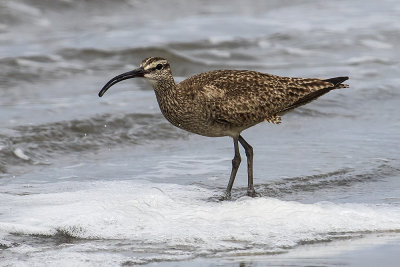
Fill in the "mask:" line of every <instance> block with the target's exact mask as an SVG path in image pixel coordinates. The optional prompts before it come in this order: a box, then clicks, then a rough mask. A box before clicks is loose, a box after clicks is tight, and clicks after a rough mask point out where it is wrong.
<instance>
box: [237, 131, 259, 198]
mask: <svg viewBox="0 0 400 267" xmlns="http://www.w3.org/2000/svg"><path fill="white" fill-rule="evenodd" d="M239 142H240V144H241V145H242V146H243V147H244V150H245V151H246V157H247V174H248V179H249V181H248V185H247V195H248V196H250V197H255V196H256V191H255V190H254V185H253V147H252V146H251V145H249V143H247V142H246V140H244V138H243V137H242V136H241V135H239Z"/></svg>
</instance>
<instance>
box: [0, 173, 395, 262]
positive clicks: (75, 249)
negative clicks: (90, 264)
mask: <svg viewBox="0 0 400 267" xmlns="http://www.w3.org/2000/svg"><path fill="white" fill-rule="evenodd" d="M40 187H41V190H43V191H44V192H46V191H47V189H48V188H47V189H46V185H40ZM63 188H64V189H61V191H60V189H58V190H57V191H56V192H51V193H46V194H44V193H40V194H33V195H24V196H19V195H10V194H1V195H0V197H1V198H2V203H6V205H4V206H2V208H1V207H0V214H1V215H0V216H1V223H0V232H1V233H2V236H0V243H1V244H3V245H2V246H3V247H5V248H6V250H9V251H13V252H14V253H26V254H25V255H26V256H25V257H30V258H32V259H35V258H36V257H42V259H44V260H48V259H50V258H52V257H54V255H60V253H62V254H63V255H64V256H65V257H68V258H69V257H73V256H74V255H76V254H77V253H82V250H81V249H82V246H84V247H85V248H86V249H85V251H86V253H85V254H86V255H87V254H89V255H90V254H93V255H98V253H100V252H101V251H106V250H109V249H111V250H113V251H115V250H116V248H118V249H117V251H115V252H116V253H117V254H120V253H121V254H123V255H124V256H123V257H122V256H121V255H120V256H121V257H118V260H117V262H118V261H119V262H118V263H119V264H121V262H124V261H131V263H132V264H139V263H148V262H153V261H160V260H166V259H168V258H169V259H170V260H181V259H188V258H195V257H199V256H201V257H224V256H238V255H267V254H276V253H284V252H287V251H288V250H291V249H293V248H295V247H298V246H302V245H304V244H310V243H320V242H329V241H333V240H337V239H346V238H352V237H360V236H363V235H366V234H368V233H382V232H399V231H400V209H399V207H393V206H387V205H386V206H385V205H374V204H335V203H331V202H319V203H312V204H301V203H298V202H294V201H282V200H278V199H274V198H264V197H259V198H254V199H253V198H248V197H242V198H240V199H237V200H236V201H223V202H212V201H206V199H208V198H210V197H211V196H213V195H214V194H215V193H216V191H214V190H208V189H205V188H202V187H198V186H182V185H174V184H161V183H148V182H138V181H137V180H132V181H108V182H106V181H104V182H76V183H68V187H63ZM11 210H12V212H11ZM27 218H30V219H29V220H28V219H27ZM49 240H52V241H51V242H52V243H53V242H54V243H57V242H58V244H59V245H58V246H54V247H52V248H49V246H48V244H49ZM63 244H68V246H63ZM26 248H30V249H27V250H28V251H26ZM29 250H31V251H29ZM18 251H20V252H18ZM96 257H97V256H96ZM64 260H65V258H64ZM109 260H110V259H109ZM112 260H116V259H112ZM111 265H113V264H111ZM114 265H115V264H114Z"/></svg>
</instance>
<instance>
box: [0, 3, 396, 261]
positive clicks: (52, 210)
mask: <svg viewBox="0 0 400 267" xmlns="http://www.w3.org/2000/svg"><path fill="white" fill-rule="evenodd" d="M399 33H400V4H399V3H398V1H394V0H384V1H361V0H351V1H330V2H327V1H325V2H321V1H311V0H310V1H306V0H305V1H296V2H294V1H271V0H270V1H247V2H244V1H236V0H234V1H205V0H203V1H196V2H193V1H189V2H188V1H182V0H174V1H161V0H159V1H135V0H131V1H129V0H125V1H122V0H120V1H112V2H111V1H96V2H94V1H93V2H91V1H75V0H64V1H61V0H59V1H34V0H21V1H2V2H0V122H1V124H0V266H56V265H57V266H133V265H137V264H141V265H146V264H147V265H149V266H159V265H162V266H187V265H188V264H191V265H195V266H214V265H220V266H237V265H241V266H264V265H266V264H269V265H279V266H282V265H289V266H291V265H296V266H305V265H308V266H309V265H318V266H324V265H334V264H336V265H338V264H339V265H343V264H345V265H349V266H365V265H366V264H373V263H381V264H385V265H386V266H390V265H393V266H395V263H396V262H397V260H398V258H396V255H397V254H396V251H397V250H398V249H399V246H398V244H399V241H400V235H399V233H400V141H399V133H400V109H399V103H400V90H399V84H400V78H399V75H398V74H399V72H400V54H399V53H398V51H399V49H400V45H399V44H400V34H399ZM148 56H162V57H166V58H168V60H169V61H170V62H171V67H172V71H173V74H174V76H175V79H176V81H177V82H178V81H181V80H183V79H185V78H187V77H189V76H191V75H194V74H196V73H199V72H203V71H207V70H212V69H220V68H224V69H252V70H257V71H261V72H268V73H272V74H277V75H284V76H297V77H321V78H330V77H335V76H345V75H347V76H349V77H350V80H349V81H348V84H349V85H350V88H347V89H343V90H336V91H332V92H330V93H329V94H327V95H325V96H323V97H321V98H319V99H318V100H317V101H315V102H313V103H310V104H308V105H306V106H303V107H301V108H298V109H297V110H295V111H293V112H291V113H289V114H287V115H285V116H284V117H283V121H282V124H280V125H271V124H267V123H263V124H259V125H257V126H255V127H253V128H251V129H248V130H247V131H245V132H244V133H243V136H244V138H246V140H247V141H248V142H249V143H250V144H251V145H252V146H253V148H254V153H255V158H254V172H255V189H256V191H257V192H258V193H259V195H260V196H259V197H256V198H249V197H247V196H246V180H247V179H246V178H247V176H246V166H245V164H242V166H241V168H240V169H239V172H238V176H237V178H236V181H235V185H234V187H233V192H232V200H230V201H219V200H218V199H219V197H220V196H221V195H222V194H223V192H224V190H225V187H226V185H227V182H228V179H229V173H230V168H231V162H230V161H231V159H232V157H233V145H232V140H230V138H228V137H225V138H207V137H201V136H197V135H193V134H190V133H187V132H184V131H182V130H180V129H177V128H175V127H173V126H172V125H170V124H169V123H168V122H167V121H166V120H165V119H164V118H163V117H162V115H161V113H160V111H159V108H158V105H157V102H156V99H155V96H154V92H153V90H152V88H151V87H150V85H149V84H148V83H146V82H145V81H143V80H140V79H135V80H129V81H125V82H122V83H119V84H118V85H115V86H114V87H112V88H111V89H110V90H109V91H108V92H107V94H106V95H105V96H104V97H102V98H99V97H98V96H97V93H98V91H99V90H100V89H101V87H102V86H103V85H104V84H105V83H106V82H107V81H108V80H109V79H110V78H112V77H114V76H115V75H117V74H120V73H122V72H126V71H129V70H131V69H133V68H135V67H137V66H138V64H139V63H140V62H141V60H142V59H144V58H145V57H148ZM241 153H242V157H244V156H245V155H244V151H241ZM379 255H386V256H385V257H382V258H379ZM397 257H398V256H397ZM360 259H364V261H362V260H360ZM374 260H375V261H374Z"/></svg>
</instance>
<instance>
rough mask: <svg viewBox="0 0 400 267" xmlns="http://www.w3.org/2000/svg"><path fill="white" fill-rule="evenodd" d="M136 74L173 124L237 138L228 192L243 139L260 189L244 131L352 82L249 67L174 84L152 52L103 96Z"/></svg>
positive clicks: (166, 66)
mask: <svg viewBox="0 0 400 267" xmlns="http://www.w3.org/2000/svg"><path fill="white" fill-rule="evenodd" d="M134 77H145V78H147V79H148V80H149V81H150V83H151V84H152V85H153V88H154V91H155V94H156V97H157V101H158V103H159V106H160V109H161V112H162V113H163V115H164V116H165V118H166V119H167V120H168V121H169V122H171V123H172V124H173V125H175V126H177V127H179V128H181V129H184V130H186V131H189V132H192V133H196V134H200V135H204V136H211V137H216V136H231V137H232V138H233V140H234V145H235V158H234V160H233V161H232V165H233V168H232V173H231V179H230V183H229V185H228V189H227V195H229V194H230V190H231V188H232V184H233V181H234V179H235V176H236V171H237V168H238V167H239V164H240V154H239V150H238V147H237V144H238V142H240V143H241V144H242V146H243V147H244V148H245V150H246V155H247V158H248V168H249V175H248V176H249V177H248V178H249V188H248V193H249V195H252V196H254V194H255V191H254V188H253V185H252V183H253V181H252V180H253V177H252V148H251V146H250V145H249V144H247V142H246V141H245V140H244V139H243V137H241V136H240V133H241V132H242V131H243V130H245V129H247V128H249V127H251V126H254V125H256V124H258V123H260V122H264V121H265V122H270V123H280V122H281V115H283V114H284V113H286V112H288V111H290V110H292V109H294V108H296V107H298V106H301V105H304V104H306V103H309V102H311V101H312V100H314V99H316V98H318V97H319V96H321V95H323V94H325V93H327V92H329V91H330V90H332V89H337V88H345V87H348V86H347V85H345V84H342V82H344V81H345V80H347V79H348V77H337V78H332V79H326V80H323V79H316V78H289V77H281V76H276V75H271V74H266V73H260V72H256V71H249V70H215V71H210V72H205V73H201V74H198V75H195V76H192V77H190V78H188V79H186V80H184V81H182V82H181V83H179V84H175V82H174V79H173V76H172V73H171V68H170V65H169V63H168V61H167V60H166V59H163V58H159V57H150V58H146V59H145V60H143V62H142V64H141V67H140V68H138V69H136V70H134V71H131V72H127V73H124V74H121V75H119V76H117V77H115V78H113V79H112V80H111V81H110V82H108V83H107V84H106V85H105V86H104V87H103V89H102V90H101V91H100V93H99V95H100V96H102V95H103V94H104V92H105V91H106V90H107V89H108V88H109V87H111V86H112V85H113V84H115V83H117V82H119V81H121V80H124V79H128V78H134ZM250 150H251V151H250Z"/></svg>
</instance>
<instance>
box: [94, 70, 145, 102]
mask: <svg viewBox="0 0 400 267" xmlns="http://www.w3.org/2000/svg"><path fill="white" fill-rule="evenodd" d="M144 74H145V71H144V69H143V68H142V67H140V68H137V69H135V70H132V71H128V72H125V73H122V74H120V75H118V76H115V77H114V78H112V79H111V80H110V81H109V82H108V83H106V85H104V87H103V88H102V89H101V90H100V92H99V97H102V96H103V95H104V93H105V92H106V91H107V90H108V89H109V88H110V87H111V86H113V85H114V84H116V83H119V82H120V81H123V80H127V79H132V78H136V77H144Z"/></svg>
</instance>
